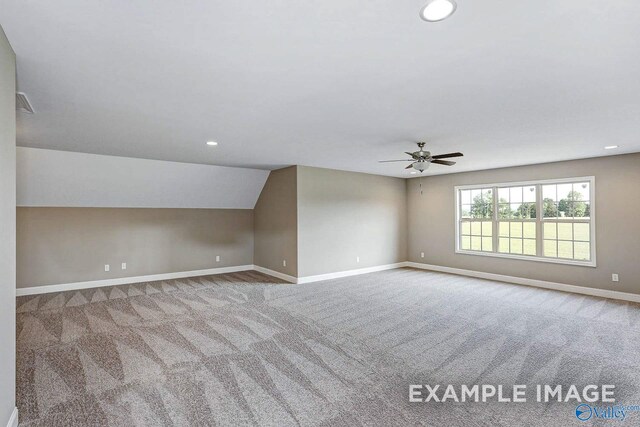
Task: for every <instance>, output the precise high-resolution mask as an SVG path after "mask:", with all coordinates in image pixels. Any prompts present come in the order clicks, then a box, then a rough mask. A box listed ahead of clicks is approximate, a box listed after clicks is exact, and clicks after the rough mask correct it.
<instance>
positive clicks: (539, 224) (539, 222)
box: [453, 176, 597, 267]
mask: <svg viewBox="0 0 640 427" xmlns="http://www.w3.org/2000/svg"><path fill="white" fill-rule="evenodd" d="M575 182H589V203H590V211H589V212H590V220H589V231H590V240H589V242H590V248H589V249H590V251H591V256H590V258H591V259H590V260H589V261H579V260H573V259H564V258H549V257H544V256H542V255H520V254H507V253H500V252H497V250H498V247H497V242H496V241H497V235H498V229H497V228H498V227H497V224H498V222H500V220H499V218H498V209H497V208H496V204H497V203H498V193H497V189H498V188H500V187H520V186H522V187H526V186H532V185H535V186H536V189H537V190H536V213H537V215H536V218H535V223H536V243H537V246H538V248H541V245H542V244H543V236H542V233H543V224H544V223H545V222H559V221H558V220H557V219H556V218H553V219H551V218H550V219H547V220H545V219H544V217H543V213H542V212H543V211H542V209H540V204H541V200H542V191H541V190H542V186H543V185H549V184H566V183H575ZM595 184H596V183H595V177H594V176H583V177H575V178H558V179H545V180H533V181H517V182H499V183H493V184H473V185H457V186H455V187H454V197H453V200H454V203H455V207H454V208H455V213H456V214H455V215H456V224H455V253H456V254H464V255H476V256H488V257H495V258H507V259H517V260H525V261H536V262H548V263H553V264H567V265H578V266H583V267H596V266H597V264H596V203H595V201H596V199H595V193H596V185H595ZM480 188H491V189H493V192H494V193H495V194H494V197H493V201H494V208H493V216H492V217H491V218H490V219H489V218H487V220H490V221H491V222H492V223H493V224H494V226H493V228H494V230H493V238H494V244H493V252H482V251H472V250H466V249H461V248H460V223H461V217H460V215H461V210H462V206H461V201H460V191H461V190H477V189H480ZM537 253H539V254H542V252H541V250H540V249H538V250H537Z"/></svg>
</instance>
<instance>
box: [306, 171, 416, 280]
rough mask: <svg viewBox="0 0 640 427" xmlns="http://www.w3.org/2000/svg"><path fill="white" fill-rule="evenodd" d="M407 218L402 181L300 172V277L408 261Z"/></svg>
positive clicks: (347, 173)
mask: <svg viewBox="0 0 640 427" xmlns="http://www.w3.org/2000/svg"><path fill="white" fill-rule="evenodd" d="M406 218H407V213H406V180H404V179H400V178H390V177H384V176H378V175H369V174H364V173H355V172H344V171H337V170H331V169H320V168H312V167H305V166H299V167H298V276H299V277H305V276H313V275H317V274H324V273H333V272H339V271H346V270H354V269H358V268H366V267H373V266H378V265H385V264H393V263H397V262H402V261H406V228H407V226H406ZM356 257H360V262H359V263H358V262H356Z"/></svg>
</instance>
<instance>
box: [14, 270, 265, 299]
mask: <svg viewBox="0 0 640 427" xmlns="http://www.w3.org/2000/svg"><path fill="white" fill-rule="evenodd" d="M249 270H253V265H252V264H248V265H237V266H231V267H218V268H209V269H205V270H191V271H180V272H176V273H162V274H149V275H146V276H134V277H120V278H116V279H104V280H90V281H86V282H73V283H61V284H56V285H43V286H33V287H28V288H17V289H16V296H25V295H37V294H48V293H51V292H61V291H74V290H78V289H89V288H100V287H104V286H117V285H127V284H132V283H142V282H154V281H157V280H170V279H183V278H185V277H196V276H207V275H210V274H224V273H235V272H238V271H249Z"/></svg>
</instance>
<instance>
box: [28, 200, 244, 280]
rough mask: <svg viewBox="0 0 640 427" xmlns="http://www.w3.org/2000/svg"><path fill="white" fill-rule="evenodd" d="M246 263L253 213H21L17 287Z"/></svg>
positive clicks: (126, 210)
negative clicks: (125, 266) (106, 267)
mask: <svg viewBox="0 0 640 427" xmlns="http://www.w3.org/2000/svg"><path fill="white" fill-rule="evenodd" d="M216 255H220V257H221V259H220V262H216ZM123 262H126V263H127V269H126V270H121V264H122V263H123ZM105 264H110V266H111V271H110V272H108V273H107V272H105V271H104V265H105ZM250 264H253V211H252V210H250V209H144V208H32V207H29V208H25V207H20V208H18V288H22V287H32V286H39V285H49V284H60V283H73V282H81V281H90V280H102V279H110V278H118V277H131V276H142V275H149V274H161V273H173V272H180V271H191V270H201V269H209V268H218V267H228V266H237V265H250Z"/></svg>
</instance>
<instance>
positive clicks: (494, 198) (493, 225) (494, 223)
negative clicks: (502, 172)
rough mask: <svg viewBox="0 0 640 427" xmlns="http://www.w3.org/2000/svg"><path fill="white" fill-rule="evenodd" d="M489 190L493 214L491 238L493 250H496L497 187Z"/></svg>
mask: <svg viewBox="0 0 640 427" xmlns="http://www.w3.org/2000/svg"><path fill="white" fill-rule="evenodd" d="M491 191H493V215H492V221H491V222H492V225H491V231H492V234H491V236H492V239H493V248H492V249H493V252H498V206H499V200H498V187H492V188H491Z"/></svg>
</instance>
